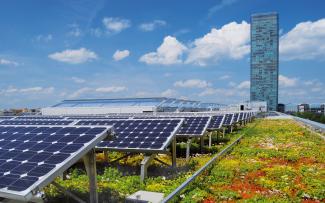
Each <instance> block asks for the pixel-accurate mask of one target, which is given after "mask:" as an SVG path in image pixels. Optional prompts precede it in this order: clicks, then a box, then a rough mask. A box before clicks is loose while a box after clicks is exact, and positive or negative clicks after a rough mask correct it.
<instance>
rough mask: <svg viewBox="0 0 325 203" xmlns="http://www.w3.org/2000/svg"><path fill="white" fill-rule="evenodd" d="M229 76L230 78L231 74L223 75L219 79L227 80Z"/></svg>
mask: <svg viewBox="0 0 325 203" xmlns="http://www.w3.org/2000/svg"><path fill="white" fill-rule="evenodd" d="M229 78H230V76H229V75H222V76H220V77H219V80H227V79H229Z"/></svg>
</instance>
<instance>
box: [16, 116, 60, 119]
mask: <svg viewBox="0 0 325 203" xmlns="http://www.w3.org/2000/svg"><path fill="white" fill-rule="evenodd" d="M63 118H64V117H62V116H17V117H16V118H15V119H18V120H34V119H36V120H41V119H44V120H50V119H55V120H59V119H63Z"/></svg>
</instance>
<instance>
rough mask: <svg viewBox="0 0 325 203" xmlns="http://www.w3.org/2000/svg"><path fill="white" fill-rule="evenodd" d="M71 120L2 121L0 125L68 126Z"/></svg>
mask: <svg viewBox="0 0 325 203" xmlns="http://www.w3.org/2000/svg"><path fill="white" fill-rule="evenodd" d="M71 123H73V121H72V120H43V119H40V120H39V119H37V120H36V119H30V120H29V119H26V120H16V119H14V120H3V121H1V122H0V125H69V124H71Z"/></svg>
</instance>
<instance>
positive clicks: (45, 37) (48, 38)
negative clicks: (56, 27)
mask: <svg viewBox="0 0 325 203" xmlns="http://www.w3.org/2000/svg"><path fill="white" fill-rule="evenodd" d="M52 39H53V35H52V34H48V35H37V36H36V37H35V41H37V42H49V41H51V40H52Z"/></svg>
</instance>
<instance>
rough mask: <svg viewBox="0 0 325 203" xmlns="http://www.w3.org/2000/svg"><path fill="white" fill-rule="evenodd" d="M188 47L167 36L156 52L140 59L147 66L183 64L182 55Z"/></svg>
mask: <svg viewBox="0 0 325 203" xmlns="http://www.w3.org/2000/svg"><path fill="white" fill-rule="evenodd" d="M186 49H187V48H186V47H185V46H184V45H183V44H182V43H180V42H179V41H178V40H177V39H176V38H175V37H172V36H167V37H165V38H164V41H163V43H162V44H161V45H160V46H159V47H158V49H157V50H156V52H150V53H147V54H145V55H143V56H141V58H140V59H139V61H141V62H144V63H146V64H162V65H171V64H179V63H182V59H181V57H182V55H183V53H184V51H186Z"/></svg>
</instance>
